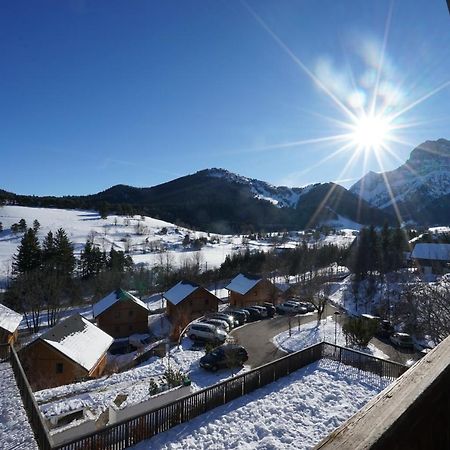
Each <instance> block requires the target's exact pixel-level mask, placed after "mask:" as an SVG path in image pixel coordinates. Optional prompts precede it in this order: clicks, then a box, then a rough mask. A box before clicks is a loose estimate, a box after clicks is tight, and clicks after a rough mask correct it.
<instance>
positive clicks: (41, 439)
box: [9, 346, 52, 450]
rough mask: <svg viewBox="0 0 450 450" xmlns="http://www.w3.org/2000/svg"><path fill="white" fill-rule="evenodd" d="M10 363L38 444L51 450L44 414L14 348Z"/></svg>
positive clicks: (12, 348)
mask: <svg viewBox="0 0 450 450" xmlns="http://www.w3.org/2000/svg"><path fill="white" fill-rule="evenodd" d="M9 361H10V363H11V367H12V370H13V372H14V377H15V379H16V383H17V387H18V388H19V392H20V395H21V397H22V401H23V406H24V408H25V411H26V412H27V415H28V419H29V421H30V425H31V428H32V429H33V432H34V437H35V439H36V442H37V444H38V446H39V448H40V449H41V450H51V448H52V446H51V444H50V440H49V438H48V434H47V429H46V427H45V424H44V421H43V418H42V414H41V412H40V411H39V407H38V405H37V403H36V400H35V399H34V395H33V391H32V390H31V387H30V385H29V383H28V380H27V377H26V376H25V372H24V371H23V368H22V364H21V363H20V361H19V357H18V356H17V353H16V351H15V350H14V347H13V346H11V350H10V358H9Z"/></svg>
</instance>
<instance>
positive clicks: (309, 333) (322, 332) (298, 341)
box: [272, 316, 389, 359]
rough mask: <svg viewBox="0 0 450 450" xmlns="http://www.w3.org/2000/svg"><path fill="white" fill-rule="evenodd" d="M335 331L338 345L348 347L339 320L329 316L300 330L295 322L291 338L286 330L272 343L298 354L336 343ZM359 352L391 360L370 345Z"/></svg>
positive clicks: (293, 322) (301, 326) (305, 325)
mask: <svg viewBox="0 0 450 450" xmlns="http://www.w3.org/2000/svg"><path fill="white" fill-rule="evenodd" d="M335 331H336V344H337V345H341V346H342V347H346V346H347V345H346V344H347V343H346V340H345V335H344V333H343V332H342V326H341V324H340V322H339V319H338V320H337V322H336V318H335V317H334V316H328V317H326V318H325V319H322V320H321V321H320V323H319V324H317V322H309V323H306V324H301V325H300V330H299V329H298V323H296V321H295V320H293V321H292V329H291V336H289V330H286V331H283V332H282V333H280V334H277V335H276V336H275V337H274V338H273V339H272V342H273V343H274V344H275V345H276V346H277V347H278V348H280V349H281V350H284V351H285V352H296V351H298V350H301V349H303V348H306V347H310V346H311V345H315V344H318V343H320V342H322V341H326V342H330V343H334V342H335ZM357 350H359V351H362V352H364V353H368V354H370V355H372V356H376V357H377V358H383V359H388V358H389V357H388V356H387V355H386V354H385V353H383V352H382V351H381V350H379V349H377V348H376V347H375V346H374V345H373V344H370V343H369V345H368V346H367V347H366V348H362V349H361V348H358V349H357Z"/></svg>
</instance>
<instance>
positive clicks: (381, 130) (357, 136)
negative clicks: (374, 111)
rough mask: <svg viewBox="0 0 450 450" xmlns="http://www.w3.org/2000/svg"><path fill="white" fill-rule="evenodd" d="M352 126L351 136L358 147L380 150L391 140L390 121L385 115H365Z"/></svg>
mask: <svg viewBox="0 0 450 450" xmlns="http://www.w3.org/2000/svg"><path fill="white" fill-rule="evenodd" d="M351 128H352V135H351V138H352V140H353V142H354V143H355V145H356V146H357V148H361V149H365V150H373V151H376V152H378V151H380V150H381V149H382V148H383V147H385V146H386V142H387V141H388V140H389V131H390V126H389V121H388V119H387V118H386V117H383V116H370V115H369V116H366V115H363V116H361V117H359V118H358V119H357V120H356V121H355V123H354V125H353V126H352V127H351Z"/></svg>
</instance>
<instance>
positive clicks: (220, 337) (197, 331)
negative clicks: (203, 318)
mask: <svg viewBox="0 0 450 450" xmlns="http://www.w3.org/2000/svg"><path fill="white" fill-rule="evenodd" d="M187 335H188V337H189V339H192V340H193V341H207V342H220V343H224V342H225V340H226V338H227V336H228V335H227V333H225V331H223V330H222V329H221V328H218V327H216V326H215V325H212V324H209V323H202V322H195V323H193V324H191V326H190V327H189V329H188V331H187Z"/></svg>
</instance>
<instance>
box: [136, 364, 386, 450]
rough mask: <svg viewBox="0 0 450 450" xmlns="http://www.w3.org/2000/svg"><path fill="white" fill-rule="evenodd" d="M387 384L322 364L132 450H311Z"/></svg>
mask: <svg viewBox="0 0 450 450" xmlns="http://www.w3.org/2000/svg"><path fill="white" fill-rule="evenodd" d="M388 385H389V380H385V379H382V378H379V377H377V376H374V375H373V374H369V373H365V372H360V371H358V369H355V368H353V367H350V366H345V365H343V364H338V363H336V362H334V361H329V360H321V361H318V362H316V363H314V364H311V365H309V366H307V367H304V368H303V369H300V370H298V371H296V372H295V373H293V374H291V375H289V376H287V377H284V378H282V379H280V380H278V381H276V382H274V383H271V384H269V385H268V386H265V387H263V388H261V389H258V390H256V391H254V392H252V393H251V394H248V395H245V396H243V397H240V398H239V399H237V400H234V401H232V402H230V403H228V404H226V405H224V406H220V407H218V408H215V409H213V410H211V411H209V412H208V413H206V414H203V415H201V416H199V417H197V418H196V419H193V420H191V421H189V422H187V423H185V424H182V425H178V426H177V427H175V428H173V429H171V430H169V431H167V432H165V433H161V434H159V435H157V436H155V437H154V438H152V439H149V440H147V441H144V442H141V443H140V444H138V445H136V446H134V447H132V448H133V449H134V450H147V449H153V448H158V449H171V450H176V449H192V450H200V449H256V448H259V449H271V450H277V449H286V448H295V449H309V448H311V447H313V446H314V445H315V444H317V443H318V442H319V441H320V440H321V439H323V438H324V437H325V436H327V435H328V434H329V433H330V432H332V431H333V430H334V429H335V428H337V427H338V426H339V425H341V424H342V423H343V422H344V421H345V420H347V419H348V418H349V417H351V416H352V415H353V414H355V413H356V412H357V411H358V410H359V409H361V408H362V407H363V406H364V405H365V404H366V403H367V402H368V401H369V400H370V399H371V398H372V397H374V396H375V395H376V394H378V393H379V392H381V391H382V390H383V389H384V388H385V387H386V386H388Z"/></svg>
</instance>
